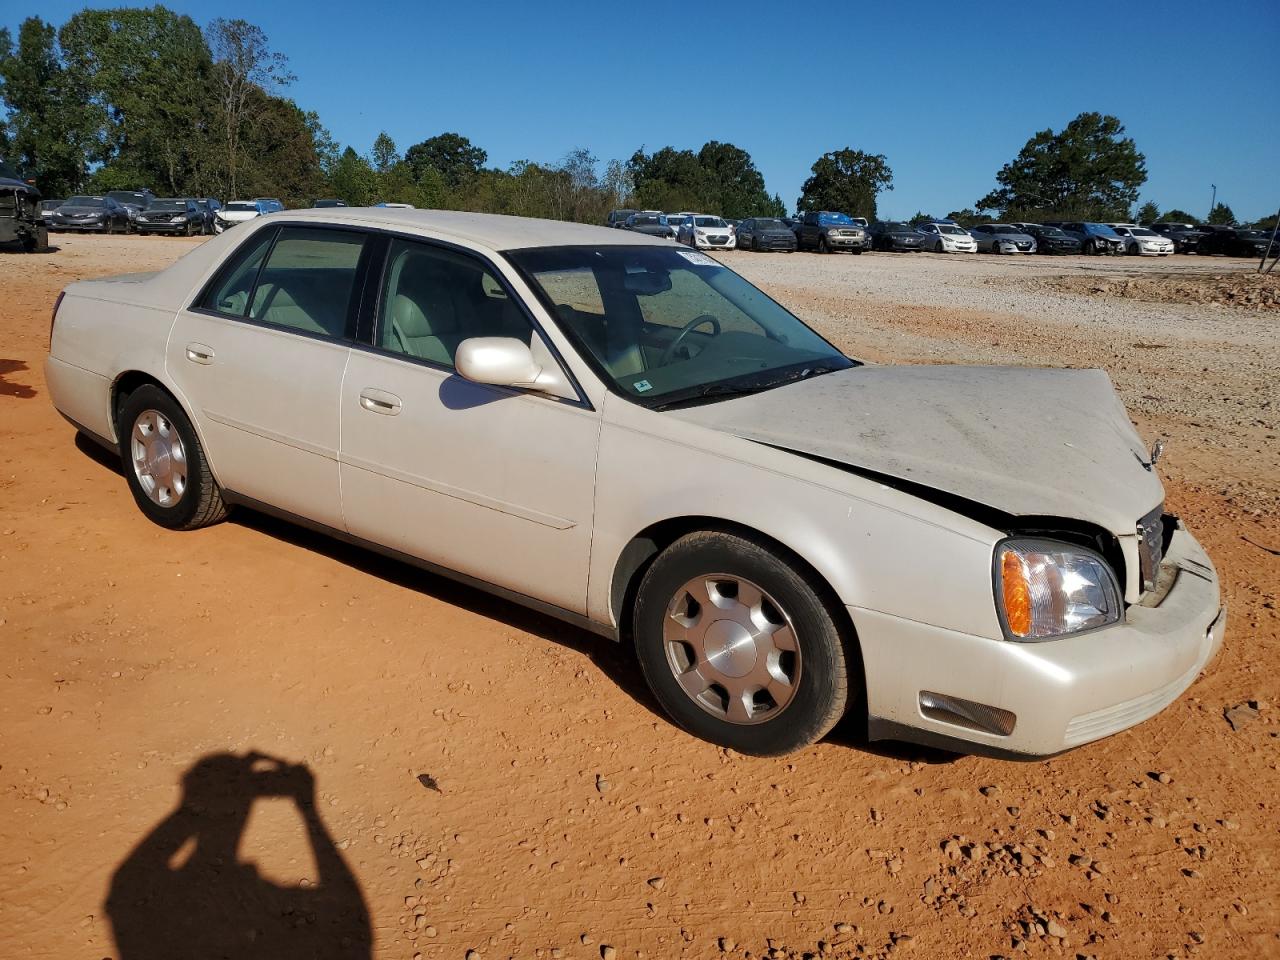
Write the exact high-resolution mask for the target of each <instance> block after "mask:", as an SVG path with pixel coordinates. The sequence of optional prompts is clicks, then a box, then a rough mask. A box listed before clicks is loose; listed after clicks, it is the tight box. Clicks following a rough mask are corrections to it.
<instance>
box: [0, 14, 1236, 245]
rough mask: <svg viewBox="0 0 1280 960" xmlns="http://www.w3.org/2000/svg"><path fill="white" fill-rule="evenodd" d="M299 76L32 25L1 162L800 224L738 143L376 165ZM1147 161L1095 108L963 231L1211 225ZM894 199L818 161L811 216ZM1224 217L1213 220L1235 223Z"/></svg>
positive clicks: (200, 53) (92, 176) (13, 71)
mask: <svg viewBox="0 0 1280 960" xmlns="http://www.w3.org/2000/svg"><path fill="white" fill-rule="evenodd" d="M295 79H296V78H295V77H294V75H293V73H292V72H291V70H290V68H289V61H288V58H287V57H286V56H285V55H284V54H283V53H281V52H280V51H277V50H274V49H273V48H272V47H271V45H270V42H269V40H268V38H267V36H266V34H265V33H264V32H263V31H262V30H261V29H260V28H259V27H257V26H255V25H254V24H252V23H249V22H248V21H245V20H241V19H215V20H213V21H212V22H210V23H209V24H208V25H207V26H205V27H204V28H203V29H202V28H201V27H200V26H199V25H197V24H196V22H195V21H194V20H192V19H191V18H190V17H188V16H186V15H183V14H178V13H175V12H174V11H172V10H169V9H167V8H165V7H162V6H154V7H149V8H137V7H119V8H115V9H109V10H83V11H81V12H80V13H77V14H75V15H73V16H72V17H71V18H70V19H69V20H67V22H66V23H64V24H63V25H62V26H61V27H56V28H55V27H54V26H53V25H52V24H49V23H46V22H45V21H43V20H42V19H41V18H39V17H29V18H28V19H26V20H25V21H24V22H23V23H22V25H21V27H20V28H19V30H18V35H17V37H16V38H14V37H13V36H12V35H11V33H10V31H9V30H8V29H7V28H4V29H0V106H2V107H3V108H4V117H3V120H0V156H4V157H6V158H7V159H8V160H9V161H10V162H11V163H15V164H17V165H19V166H21V167H23V168H25V169H26V170H27V171H29V173H30V174H33V175H35V176H36V177H37V179H38V183H39V186H40V188H41V190H42V192H43V193H44V194H45V195H46V196H54V197H57V196H68V195H71V194H74V193H78V192H85V191H91V192H100V191H107V190H113V189H129V188H138V187H150V188H151V189H153V190H155V191H156V192H157V193H162V194H168V195H171V196H215V197H221V198H224V199H227V200H231V199H236V198H239V197H252V196H273V197H279V198H280V199H281V200H283V201H284V202H285V204H286V205H287V206H291V207H295V206H309V205H310V204H311V203H313V202H314V201H315V200H316V199H318V198H321V197H332V198H336V199H340V200H343V201H345V202H346V203H348V204H351V205H367V204H371V203H377V202H380V201H387V202H399V203H411V204H413V205H414V206H418V207H430V208H444V209H458V210H472V211H482V212H490V213H508V214H516V215H521V216H533V217H547V218H551V219H558V220H578V221H582V222H587V223H599V222H601V221H603V220H604V219H605V217H606V216H607V214H608V211H610V210H612V209H615V208H618V207H638V208H641V209H656V210H669V211H670V210H706V211H711V212H715V213H719V214H720V215H721V216H725V217H732V218H737V219H740V218H746V217H754V216H775V217H778V216H785V215H786V213H787V208H786V204H785V203H784V202H783V200H782V198H781V197H780V196H779V195H778V194H777V193H773V194H770V193H769V192H768V191H767V190H766V189H765V182H764V177H763V176H762V175H761V173H760V171H759V170H758V169H757V168H756V165H755V163H754V161H753V160H752V158H751V155H750V154H749V153H748V152H747V151H746V150H744V149H742V148H741V147H738V146H735V145H734V144H731V143H721V142H719V141H715V140H712V141H709V142H707V143H706V144H704V145H703V146H702V147H701V148H700V149H699V150H696V151H694V150H687V149H676V148H675V147H671V146H666V147H662V148H660V149H657V150H654V151H652V152H646V150H645V148H644V147H641V148H640V149H638V150H636V151H635V153H634V154H632V156H631V157H629V158H627V159H626V160H617V159H615V160H609V161H607V162H605V163H603V164H602V163H601V161H600V160H599V159H597V158H596V157H595V156H594V155H593V154H592V153H591V151H590V150H588V149H587V148H585V147H579V148H576V149H573V150H571V151H570V152H569V153H568V154H566V155H565V156H564V157H562V158H560V159H558V160H555V161H552V162H539V161H534V160H520V161H517V162H515V163H512V164H510V165H509V166H508V167H506V168H505V169H500V168H498V167H493V166H487V163H488V155H487V154H486V152H485V150H484V149H483V148H481V147H479V146H477V145H475V144H473V143H472V142H471V141H470V140H468V139H467V138H466V137H465V136H463V135H462V134H459V133H454V132H447V133H441V134H437V135H435V136H431V137H428V138H426V139H424V140H422V141H420V142H418V143H414V144H412V145H410V146H408V147H407V148H406V149H404V150H403V152H402V151H401V150H400V149H399V147H398V146H397V144H396V143H395V142H394V141H393V140H392V138H391V137H390V136H389V135H388V134H386V133H385V132H384V133H381V134H379V136H378V137H377V139H376V140H375V141H374V143H373V144H372V146H371V148H370V150H369V151H368V153H361V152H359V151H357V150H356V149H355V148H354V147H352V146H346V147H341V146H340V145H339V144H338V143H337V142H336V141H335V140H334V138H333V136H332V135H331V134H330V133H329V131H328V130H327V129H326V128H325V127H324V125H323V124H322V123H321V120H320V117H319V116H318V115H317V114H316V113H315V112H312V111H305V110H303V109H302V108H301V107H299V106H298V104H297V103H295V102H294V101H293V100H292V99H291V98H290V97H289V96H288V95H287V93H288V88H289V86H290V85H291V84H292V83H293V82H294V80H295ZM1146 178H1147V173H1146V160H1145V158H1144V157H1143V155H1142V154H1141V153H1140V152H1139V151H1138V149H1137V146H1136V145H1135V143H1134V141H1133V140H1132V138H1130V137H1127V136H1125V129H1124V126H1123V125H1122V124H1121V123H1120V121H1119V120H1118V119H1117V118H1115V117H1111V116H1106V115H1103V114H1098V113H1082V114H1080V115H1079V116H1078V117H1076V118H1075V119H1074V120H1072V121H1071V122H1070V123H1068V124H1067V126H1066V127H1065V128H1064V129H1063V130H1061V131H1057V132H1055V131H1053V130H1043V131H1040V132H1038V133H1036V134H1034V135H1033V136H1032V137H1031V138H1030V139H1029V140H1028V141H1027V143H1026V145H1025V146H1024V147H1023V148H1022V150H1021V151H1020V152H1019V154H1018V156H1017V157H1015V158H1014V159H1013V160H1012V161H1011V162H1010V163H1008V164H1006V165H1005V166H1004V167H1002V168H1001V169H1000V171H999V172H998V173H997V174H996V182H997V184H998V186H997V188H996V189H995V190H993V191H991V192H990V193H988V194H987V195H986V196H984V197H982V198H980V199H979V200H978V201H977V202H976V203H975V205H974V207H973V208H966V209H964V210H958V211H952V212H951V214H950V216H952V217H953V218H954V219H957V220H960V221H961V222H962V223H974V222H981V221H983V220H992V219H997V218H998V219H1002V220H1045V219H1062V220H1082V219H1083V220H1103V221H1106V220H1127V219H1129V218H1130V216H1131V215H1132V216H1134V217H1135V218H1136V219H1138V220H1140V221H1141V222H1148V221H1150V220H1155V219H1159V218H1161V217H1163V218H1164V219H1170V220H1188V221H1194V220H1196V219H1197V218H1196V217H1193V216H1191V215H1190V214H1187V213H1185V211H1180V210H1166V211H1163V212H1162V211H1160V209H1159V208H1158V207H1156V205H1155V204H1153V203H1150V202H1148V203H1146V204H1143V205H1142V206H1141V207H1139V208H1138V209H1137V210H1136V211H1135V210H1134V207H1135V205H1136V203H1137V200H1138V191H1139V188H1140V187H1141V186H1142V184H1143V183H1145V182H1146ZM892 189H893V171H892V169H891V168H890V166H889V163H888V160H887V158H886V157H885V156H884V155H883V154H875V153H869V152H864V151H861V150H855V149H853V148H851V147H845V148H843V149H839V150H833V151H831V152H829V153H825V154H823V155H822V156H821V157H819V158H818V159H817V160H816V161H815V162H814V164H813V166H812V168H811V171H810V176H809V177H808V179H807V180H806V181H805V182H804V185H803V187H802V190H801V195H800V196H799V197H798V198H797V200H796V203H795V209H796V210H797V211H800V212H803V211H807V210H838V211H841V212H844V213H848V214H850V215H851V216H859V217H866V218H867V219H868V220H875V219H877V212H878V211H877V198H878V197H879V195H880V194H881V193H882V192H884V191H886V190H892ZM1234 220H1235V217H1234V214H1233V213H1232V212H1231V210H1230V208H1228V207H1226V206H1225V205H1224V204H1219V205H1218V206H1217V207H1216V208H1215V209H1214V211H1213V213H1212V214H1211V216H1210V222H1225V223H1231V222H1234Z"/></svg>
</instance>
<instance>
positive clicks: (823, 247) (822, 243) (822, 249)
mask: <svg viewBox="0 0 1280 960" xmlns="http://www.w3.org/2000/svg"><path fill="white" fill-rule="evenodd" d="M818 252H819V253H830V252H831V244H829V243H827V238H826V237H819V238H818Z"/></svg>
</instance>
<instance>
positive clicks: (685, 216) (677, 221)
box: [666, 213, 693, 240]
mask: <svg viewBox="0 0 1280 960" xmlns="http://www.w3.org/2000/svg"><path fill="white" fill-rule="evenodd" d="M666 218H667V226H669V227H670V228H671V229H672V230H674V231H675V236H676V239H677V240H679V239H680V230H681V228H683V227H685V226H687V225H688V224H690V223H691V222H692V221H693V214H691V213H668V214H666Z"/></svg>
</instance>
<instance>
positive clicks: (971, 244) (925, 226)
mask: <svg viewBox="0 0 1280 960" xmlns="http://www.w3.org/2000/svg"><path fill="white" fill-rule="evenodd" d="M916 230H917V231H918V232H919V233H921V234H922V235H923V236H924V239H925V248H926V249H928V250H932V251H933V252H934V253H976V252H977V251H978V241H976V240H974V239H973V237H972V236H971V235H970V234H969V231H967V230H965V229H964V228H963V227H961V226H959V225H958V224H955V223H950V222H942V221H934V222H929V223H920V224H916Z"/></svg>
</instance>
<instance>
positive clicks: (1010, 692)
mask: <svg viewBox="0 0 1280 960" xmlns="http://www.w3.org/2000/svg"><path fill="white" fill-rule="evenodd" d="M1161 574H1162V576H1161V580H1162V581H1165V583H1166V584H1168V586H1167V592H1164V593H1163V596H1161V597H1160V599H1159V602H1158V605H1153V606H1146V605H1142V604H1135V605H1132V606H1130V607H1129V608H1128V610H1127V611H1126V615H1125V619H1124V621H1123V622H1121V623H1118V624H1115V625H1114V626H1111V627H1107V628H1105V629H1102V630H1096V631H1094V632H1092V633H1087V634H1081V635H1077V636H1073V637H1064V638H1062V639H1060V640H1052V641H1048V642H1043V643H1016V642H1011V641H1007V640H991V639H988V638H985V637H976V636H972V635H969V634H963V633H957V632H955V631H951V630H945V629H942V628H940V627H935V626H930V625H928V624H923V623H918V622H915V621H912V620H907V619H904V618H901V617H894V616H890V615H887V614H883V613H879V612H877V611H873V610H866V609H862V608H856V607H851V608H850V614H851V616H852V617H853V621H854V626H855V627H856V629H857V632H858V638H859V641H860V643H861V647H862V655H863V664H864V668H865V671H866V681H867V701H868V703H867V706H868V712H869V715H870V721H869V727H870V730H869V732H870V736H871V738H872V739H895V740H907V741H911V742H917V743H923V744H928V745H933V746H939V747H942V748H945V749H952V750H959V751H964V752H970V753H982V754H989V755H997V756H1003V757H1013V758H1036V757H1043V756H1050V755H1052V754H1055V753H1061V752H1063V751H1064V750H1070V749H1072V748H1073V747H1078V746H1080V745H1082V744H1085V743H1089V742H1091V741H1094V740H1099V739H1101V738H1103V737H1107V736H1110V735H1111V734H1113V733H1118V732H1120V731H1121V730H1125V729H1128V728H1129V727H1132V726H1134V725H1135V724H1138V723H1141V722H1142V721H1143V720H1146V719H1148V718H1149V717H1152V716H1154V715H1155V714H1157V713H1159V712H1160V711H1161V710H1163V709H1164V708H1165V707H1166V706H1168V705H1169V704H1170V703H1172V702H1173V701H1174V700H1175V699H1176V698H1177V697H1178V696H1179V695H1180V694H1181V693H1182V692H1183V691H1184V690H1186V689H1187V687H1189V686H1190V685H1191V683H1192V682H1193V681H1194V680H1195V679H1196V677H1197V676H1198V675H1199V674H1200V671H1201V670H1203V669H1204V667H1205V665H1206V664H1208V662H1209V661H1210V660H1211V659H1213V657H1214V655H1215V654H1216V653H1217V652H1218V650H1219V648H1220V647H1221V646H1222V638H1223V630H1224V627H1225V624H1226V609H1225V607H1223V606H1222V603H1221V595H1220V588H1219V583H1218V575H1217V572H1216V571H1215V570H1214V568H1213V564H1212V563H1211V562H1210V560H1209V557H1208V556H1207V555H1206V554H1205V552H1204V550H1203V549H1202V548H1201V546H1200V544H1199V543H1198V542H1196V540H1195V538H1194V537H1192V536H1191V534H1190V533H1188V532H1187V530H1186V528H1185V527H1183V526H1182V525H1181V524H1179V526H1178V528H1177V529H1176V530H1175V532H1174V534H1173V537H1172V539H1171V540H1170V543H1169V548H1168V551H1167V552H1166V555H1165V558H1164V562H1163V564H1162V569H1161ZM1170 581H1171V582H1170Z"/></svg>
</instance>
